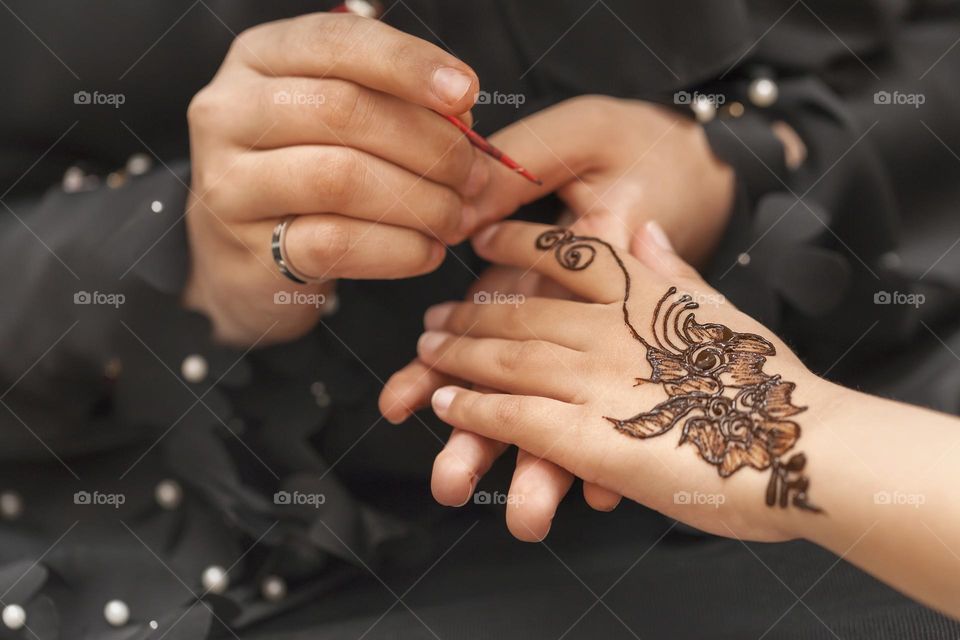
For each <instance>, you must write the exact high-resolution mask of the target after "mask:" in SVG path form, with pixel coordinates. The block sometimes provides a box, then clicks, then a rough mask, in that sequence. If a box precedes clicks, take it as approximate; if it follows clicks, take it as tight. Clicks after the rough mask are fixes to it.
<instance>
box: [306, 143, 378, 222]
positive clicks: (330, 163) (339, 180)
mask: <svg viewBox="0 0 960 640" xmlns="http://www.w3.org/2000/svg"><path fill="white" fill-rule="evenodd" d="M316 173H317V174H319V175H313V176H311V180H313V181H314V182H313V183H314V184H316V185H318V189H319V191H320V194H319V195H320V197H321V198H322V199H323V201H325V202H326V203H327V204H328V206H329V207H332V208H343V207H345V206H346V205H348V204H349V203H351V202H352V201H353V200H354V198H355V197H356V196H357V194H359V193H361V192H362V190H363V186H364V183H365V181H366V179H367V177H366V173H367V168H366V164H365V163H364V161H363V158H362V157H361V156H360V154H358V153H356V152H355V151H353V150H351V149H347V148H342V149H340V150H337V151H334V152H331V153H329V154H327V155H326V156H325V157H323V158H322V160H321V161H320V162H319V163H318V166H317V168H316Z"/></svg>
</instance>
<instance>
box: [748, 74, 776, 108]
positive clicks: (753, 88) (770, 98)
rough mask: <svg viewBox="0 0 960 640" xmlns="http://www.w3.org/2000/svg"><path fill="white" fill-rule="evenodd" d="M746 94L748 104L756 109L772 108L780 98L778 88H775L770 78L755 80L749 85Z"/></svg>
mask: <svg viewBox="0 0 960 640" xmlns="http://www.w3.org/2000/svg"><path fill="white" fill-rule="evenodd" d="M747 94H748V95H749V96H750V102H752V103H753V104H754V105H756V106H758V107H769V106H772V105H773V103H774V102H776V101H777V98H778V97H779V96H780V88H779V87H777V83H776V82H774V81H773V80H771V79H770V78H757V79H756V80H754V81H753V82H751V83H750V88H749V89H748V90H747Z"/></svg>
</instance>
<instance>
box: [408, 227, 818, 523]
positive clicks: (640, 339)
mask: <svg viewBox="0 0 960 640" xmlns="http://www.w3.org/2000/svg"><path fill="white" fill-rule="evenodd" d="M647 240H648V241H647V242H641V243H640V246H639V251H638V256H639V260H636V259H634V258H632V257H630V256H628V255H625V253H624V252H622V251H620V250H617V249H615V248H614V247H612V246H611V245H609V244H607V243H606V242H603V241H599V240H596V239H591V238H587V237H581V236H576V235H573V234H572V233H571V232H569V231H566V230H560V229H552V228H550V227H544V226H541V225H532V224H525V223H514V222H510V223H502V224H499V225H497V226H495V227H493V228H491V229H489V230H488V231H487V232H485V233H483V234H481V235H480V236H478V237H477V238H476V239H475V247H476V249H477V251H478V252H479V253H480V255H482V256H483V257H485V258H487V259H489V260H491V261H492V262H494V263H499V264H501V265H509V266H513V267H519V268H522V269H528V270H533V271H536V272H538V273H540V274H541V275H544V276H547V277H549V278H551V279H553V280H555V281H556V282H558V283H559V284H561V285H563V286H565V287H567V288H569V289H570V290H571V291H573V292H574V293H575V294H577V295H579V296H582V297H583V298H585V299H587V300H590V302H586V303H584V302H573V301H569V300H557V299H545V298H528V299H526V300H525V302H524V303H523V304H521V305H518V306H517V307H512V306H508V305H478V304H472V303H471V302H469V301H468V302H466V303H448V304H446V305H443V306H441V307H439V308H434V309H433V310H431V312H430V314H429V315H430V316H431V317H432V323H431V324H432V326H434V327H442V329H443V330H442V331H441V330H434V331H428V332H427V333H426V334H424V336H423V337H422V339H421V340H420V343H419V346H418V355H419V358H420V360H421V361H422V362H423V363H424V364H425V365H426V366H428V367H432V368H433V369H434V370H436V371H439V372H442V373H443V374H446V375H449V376H453V377H455V378H458V379H461V380H467V381H469V382H471V383H473V384H475V385H479V386H481V387H487V388H493V389H498V390H501V391H503V392H504V393H503V394H500V393H479V392H477V391H472V390H468V389H465V388H460V387H453V386H447V387H443V388H441V389H440V390H438V391H437V392H436V393H435V394H434V396H433V407H434V410H435V411H436V412H437V414H438V415H439V416H440V418H441V419H443V420H444V421H446V422H448V423H449V424H451V425H452V426H453V427H455V428H457V429H462V430H468V431H472V432H474V433H477V434H480V435H483V436H486V437H488V438H490V439H492V440H496V441H500V442H506V443H512V444H516V445H517V446H518V447H520V448H521V449H523V450H526V451H529V452H530V453H531V454H532V455H533V456H535V457H537V458H544V459H546V460H549V461H551V462H553V463H555V464H557V465H559V466H562V467H563V468H565V469H567V470H568V471H570V472H571V473H573V474H575V475H577V476H579V477H581V478H583V479H584V480H585V481H588V482H591V483H594V484H596V485H599V486H601V487H604V488H606V489H607V490H609V491H612V492H616V493H619V494H622V495H625V496H627V497H629V498H631V499H634V500H637V501H639V502H642V503H644V504H646V505H649V506H651V507H653V508H654V509H657V510H658V511H661V512H663V513H665V514H667V515H670V516H672V517H675V518H677V519H680V520H682V521H684V522H687V523H689V524H691V525H693V526H696V527H698V528H701V529H704V530H707V531H710V532H713V533H716V534H720V535H737V536H740V537H746V538H751V539H759V540H778V539H785V538H789V537H792V535H793V533H792V532H793V530H794V529H793V528H792V527H791V526H790V522H791V520H792V519H794V518H796V517H798V515H797V514H801V515H802V517H811V515H810V512H812V511H817V510H818V505H819V504H820V503H819V502H818V498H819V497H820V496H818V494H817V490H816V489H817V484H816V473H815V471H816V468H817V467H816V460H815V459H813V458H812V457H811V460H809V461H808V460H807V458H806V456H805V455H804V453H803V451H804V446H803V445H804V440H803V438H802V437H801V435H802V433H803V432H802V429H801V426H800V425H801V423H804V424H807V425H809V424H811V423H812V424H816V419H817V415H818V410H817V409H816V408H814V407H811V408H810V409H809V410H808V409H807V408H806V407H805V406H804V405H805V404H806V403H807V402H810V403H811V404H813V401H814V400H818V401H820V402H823V401H824V400H823V399H824V396H826V395H828V394H830V393H833V392H832V391H830V389H832V387H831V385H829V384H827V383H825V382H822V381H820V380H819V379H817V378H816V377H815V376H813V375H812V374H810V373H809V372H808V371H807V370H806V369H805V368H804V367H803V366H802V365H801V364H800V362H799V361H798V360H797V358H796V357H795V356H794V355H793V354H792V353H791V352H790V351H789V349H787V348H786V347H785V346H784V345H783V343H781V342H780V341H779V340H778V339H777V338H776V337H775V336H773V335H772V334H770V332H769V331H767V330H766V329H765V328H764V327H762V326H760V325H759V324H758V323H757V322H755V321H753V320H752V319H750V318H749V317H747V316H744V315H743V314H741V313H739V312H738V311H737V310H736V309H734V308H732V306H730V305H729V304H727V303H725V302H724V301H723V298H722V296H720V295H719V294H717V293H716V292H714V291H713V290H711V289H710V288H709V287H708V286H707V285H706V284H705V283H704V282H703V281H702V280H701V279H700V277H699V276H698V275H697V273H696V271H695V270H693V269H692V268H690V267H689V266H687V265H686V264H685V263H684V262H683V261H682V260H680V259H679V258H678V257H677V256H676V255H675V254H674V253H673V252H672V251H671V250H669V249H668V246H669V245H668V243H667V242H666V240H665V239H664V238H662V237H661V236H660V235H658V234H656V233H650V234H648V236H647ZM811 470H812V471H811ZM811 478H812V479H813V488H812V489H811V488H810V483H811Z"/></svg>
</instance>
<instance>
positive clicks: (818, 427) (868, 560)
mask: <svg viewBox="0 0 960 640" xmlns="http://www.w3.org/2000/svg"><path fill="white" fill-rule="evenodd" d="M548 228H549V227H544V226H542V225H532V224H527V223H516V222H509V223H503V224H499V225H496V226H495V227H494V228H492V229H491V230H489V231H488V232H486V233H484V234H482V235H480V236H478V237H477V238H476V239H475V240H474V244H475V247H476V248H477V251H478V252H479V253H480V254H481V255H483V256H484V257H486V258H487V259H489V260H491V261H492V262H494V263H497V264H505V265H511V266H514V267H520V268H526V269H531V270H535V271H537V272H538V273H540V274H542V275H545V276H548V277H550V278H553V279H555V280H556V281H557V282H558V283H560V284H562V285H563V286H565V287H569V288H570V289H571V290H572V291H573V292H575V293H576V294H578V295H579V296H580V297H582V298H583V299H584V300H585V301H584V302H574V301H570V300H550V299H528V300H527V301H526V302H525V303H524V304H522V305H519V306H517V307H514V306H509V305H475V304H472V303H469V302H468V303H456V304H447V305H444V306H443V307H441V308H440V309H441V310H440V311H435V313H434V315H435V316H436V315H440V316H442V322H441V329H435V330H432V331H428V332H426V333H425V334H424V335H423V337H422V338H421V340H420V342H419V344H418V353H419V355H420V358H421V359H422V360H423V361H424V362H427V363H430V365H431V366H433V367H434V368H435V369H437V370H440V371H442V372H444V373H446V374H448V375H451V376H455V377H457V378H460V379H463V380H467V381H469V382H471V383H474V384H478V385H483V386H484V387H488V388H496V389H500V390H502V391H503V393H491V392H478V391H476V390H470V389H467V388H464V387H460V386H447V387H443V388H441V389H439V390H438V391H437V392H436V393H435V394H434V396H433V399H432V405H433V408H434V411H435V412H436V413H437V415H438V416H439V417H440V418H441V419H443V420H444V421H446V422H447V423H449V424H450V425H451V426H453V427H455V428H456V429H459V430H461V431H472V432H475V433H477V434H479V435H481V436H484V437H486V438H489V439H493V440H497V441H500V442H507V443H510V444H515V445H516V446H518V447H520V448H521V449H523V450H524V451H526V452H529V453H528V454H527V455H531V456H534V457H540V458H543V459H545V460H549V461H550V462H552V463H553V464H556V465H558V466H561V467H563V468H564V469H566V470H567V471H569V472H570V473H572V474H574V475H576V476H578V477H581V478H583V479H584V480H588V481H590V482H592V483H595V484H596V485H598V486H600V487H603V488H605V489H607V490H610V491H612V492H616V493H619V494H622V495H624V496H626V497H627V498H629V499H631V500H635V501H637V502H640V503H642V504H645V505H647V506H649V507H651V508H653V509H656V510H658V511H661V512H662V513H664V514H666V515H667V516H669V517H672V518H676V519H678V520H680V521H682V522H685V523H687V524H690V525H692V526H695V527H697V528H700V529H703V530H705V531H709V532H711V533H714V534H717V535H721V536H727V537H735V538H740V539H745V540H758V541H780V540H790V539H795V538H805V539H807V540H810V541H812V542H815V543H817V544H820V545H821V546H823V547H825V548H827V549H830V550H831V551H833V552H835V553H837V554H839V555H841V556H842V557H844V558H845V559H847V560H848V561H850V562H852V563H854V564H856V565H858V566H860V567H861V568H863V569H864V570H866V571H868V572H869V573H872V574H873V575H875V576H876V577H878V578H879V579H881V580H883V581H885V582H887V583H888V584H890V585H892V586H893V587H895V588H897V589H899V590H901V591H903V592H904V593H906V594H907V595H910V596H912V597H914V598H916V599H918V600H920V601H921V602H923V603H925V604H927V605H929V606H932V607H935V608H938V609H940V610H941V611H943V612H945V613H947V614H948V615H952V616H954V617H958V616H960V578H958V574H957V572H956V571H950V570H946V571H945V570H944V568H945V567H955V566H956V563H957V556H956V553H957V552H956V550H955V549H952V548H951V545H952V541H953V540H957V539H960V505H958V503H957V501H956V500H955V499H954V496H953V491H954V489H953V487H954V486H955V485H956V482H957V480H958V474H957V469H960V448H958V447H956V445H957V444H960V436H958V435H957V434H958V430H957V429H958V426H960V421H958V420H957V419H956V418H955V417H952V416H947V415H943V414H938V413H935V412H932V411H928V410H925V409H919V408H916V407H910V406H908V405H903V404H900V403H896V402H892V401H889V400H884V399H879V398H874V397H870V396H867V395H864V394H861V393H857V392H855V391H851V390H848V389H843V388H841V387H839V386H837V385H834V384H831V383H829V382H827V381H824V380H822V379H819V378H817V377H816V376H814V375H813V374H812V373H810V372H809V371H807V370H806V368H805V367H804V366H803V365H802V364H801V363H800V361H799V360H798V359H797V358H796V356H795V355H794V354H792V353H791V352H790V350H789V349H788V348H787V346H786V345H785V344H783V343H782V342H781V341H780V340H778V339H777V338H776V337H775V336H774V335H772V334H771V333H770V331H769V330H767V329H766V328H764V327H763V326H762V325H760V324H758V323H757V322H755V321H754V320H752V319H751V318H749V317H747V316H745V315H743V314H742V313H740V312H739V311H737V310H736V309H734V308H733V307H732V306H731V305H729V304H728V303H726V302H722V301H721V300H722V299H720V298H716V297H715V296H717V295H718V294H716V292H715V291H713V290H712V289H710V287H709V286H708V285H706V283H704V282H703V280H702V279H700V277H699V276H698V274H697V272H696V271H695V270H694V269H693V268H691V267H690V266H688V265H687V264H686V263H685V262H684V261H683V260H682V259H681V258H679V257H678V256H677V255H676V254H675V253H674V252H673V251H672V250H671V248H670V245H669V243H668V242H667V241H666V237H665V236H664V235H663V234H661V233H660V231H659V230H658V229H656V228H655V227H650V228H648V229H647V231H646V234H645V242H644V243H643V250H642V251H641V252H639V253H638V255H637V258H636V259H634V258H632V257H630V256H626V255H621V258H622V260H623V262H624V264H625V265H626V268H627V269H628V271H629V274H630V276H631V281H632V283H633V285H632V287H631V290H630V291H631V294H630V299H629V303H628V307H629V309H630V312H631V317H634V318H643V319H644V320H643V321H638V322H637V326H644V324H643V323H644V322H646V323H647V326H649V320H650V318H651V317H652V316H653V313H654V307H655V305H656V302H657V300H658V299H659V298H660V297H661V295H662V292H663V291H664V290H666V288H667V287H669V286H676V287H677V288H678V289H679V290H681V291H685V292H689V293H691V294H693V295H694V296H695V297H698V298H699V299H701V300H703V301H708V300H714V301H715V302H716V303H715V304H708V303H706V302H703V303H701V307H700V309H699V310H698V311H697V318H698V320H700V321H701V322H705V321H709V322H717V323H721V324H723V325H725V326H727V327H730V328H731V329H732V330H734V331H736V332H744V333H747V332H749V333H753V334H756V335H759V336H762V337H764V338H765V339H767V340H769V341H770V343H771V344H772V345H773V346H774V347H775V348H776V355H771V356H770V357H769V358H768V359H767V362H766V363H765V365H764V371H765V372H768V373H771V374H779V375H781V376H782V377H783V379H784V380H790V381H793V382H795V383H796V389H795V390H794V392H793V401H794V403H795V404H797V405H798V406H803V407H806V410H805V411H803V412H802V413H799V414H797V415H795V416H793V417H792V418H791V419H793V420H795V421H796V422H798V423H799V424H800V426H801V430H802V431H801V434H800V437H799V438H798V441H797V443H796V446H795V447H794V449H793V450H791V452H790V453H796V452H799V451H800V450H802V451H803V452H804V453H805V455H806V458H807V464H806V467H805V469H804V474H805V475H807V476H808V477H809V479H810V481H811V489H810V491H811V495H812V497H813V498H814V499H815V500H816V503H817V506H819V507H821V508H822V509H823V510H824V512H823V513H814V512H810V511H805V510H803V509H800V508H795V507H791V508H779V507H776V506H774V507H771V506H768V505H767V504H766V502H765V500H764V497H763V496H764V491H765V486H766V483H767V480H768V478H769V470H767V471H766V472H762V471H758V470H755V469H752V468H751V467H744V468H742V469H741V470H739V471H737V472H736V473H734V474H732V475H730V476H729V477H726V478H723V477H721V476H720V475H719V474H718V473H717V470H716V468H715V467H713V466H712V465H709V464H706V463H705V462H704V460H703V459H702V458H700V456H699V455H698V453H697V449H696V447H694V446H692V445H690V444H684V445H680V446H678V445H677V440H676V438H673V437H653V438H649V439H638V438H633V437H630V436H629V435H626V434H624V433H621V432H619V431H618V430H617V429H615V428H613V426H612V425H611V424H610V422H609V421H608V420H606V419H605V416H631V415H634V414H636V413H637V412H638V411H649V410H651V409H652V408H653V407H655V406H656V405H657V404H658V403H660V402H662V401H663V400H664V398H665V394H664V390H663V389H662V388H661V387H660V385H656V384H641V385H639V386H634V382H635V378H637V377H649V376H650V374H651V369H650V366H649V364H648V363H647V361H646V360H645V358H644V355H645V354H644V351H645V349H644V348H643V346H642V345H640V344H639V343H638V342H637V341H636V340H635V339H634V338H633V337H632V336H631V335H630V334H629V331H628V330H627V328H626V327H625V325H624V321H623V315H622V309H621V306H622V303H623V298H624V289H623V281H624V278H623V275H622V273H621V272H620V270H619V268H618V267H617V265H616V264H615V263H614V261H613V260H612V259H610V258H609V257H608V256H606V255H604V253H603V252H598V255H597V258H596V259H595V261H594V263H593V264H591V266H590V267H589V268H587V269H584V270H581V271H572V270H568V269H564V268H563V267H561V266H560V265H559V263H558V262H557V261H556V260H555V259H553V254H552V252H544V251H540V250H537V249H536V247H535V246H534V242H535V240H536V238H537V237H538V235H539V234H540V233H542V232H543V231H544V230H546V229H548ZM712 296H713V297H712ZM647 338H648V339H649V338H650V336H649V335H648V336H647ZM907 425H909V428H905V426H907ZM788 455H789V454H788ZM683 491H686V492H689V493H691V494H694V495H701V496H712V497H713V498H712V500H710V501H700V502H696V501H694V502H692V503H691V502H686V503H685V502H684V501H682V500H679V501H678V500H677V499H676V498H675V494H677V492H683Z"/></svg>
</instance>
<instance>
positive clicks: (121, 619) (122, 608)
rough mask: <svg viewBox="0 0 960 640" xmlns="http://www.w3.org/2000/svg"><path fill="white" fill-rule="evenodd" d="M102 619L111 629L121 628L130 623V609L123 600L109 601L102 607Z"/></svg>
mask: <svg viewBox="0 0 960 640" xmlns="http://www.w3.org/2000/svg"><path fill="white" fill-rule="evenodd" d="M103 617H104V618H106V619H107V623H108V624H110V626H112V627H122V626H123V625H125V624H127V623H128V622H129V621H130V607H128V606H127V603H126V602H124V601H123V600H111V601H110V602H108V603H107V604H106V605H105V606H104V607H103Z"/></svg>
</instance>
